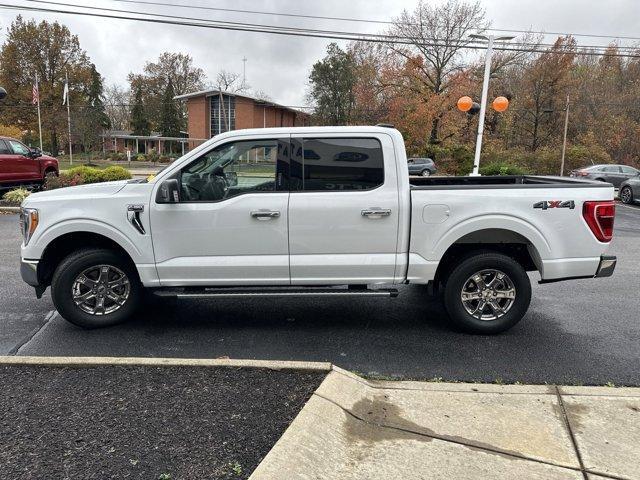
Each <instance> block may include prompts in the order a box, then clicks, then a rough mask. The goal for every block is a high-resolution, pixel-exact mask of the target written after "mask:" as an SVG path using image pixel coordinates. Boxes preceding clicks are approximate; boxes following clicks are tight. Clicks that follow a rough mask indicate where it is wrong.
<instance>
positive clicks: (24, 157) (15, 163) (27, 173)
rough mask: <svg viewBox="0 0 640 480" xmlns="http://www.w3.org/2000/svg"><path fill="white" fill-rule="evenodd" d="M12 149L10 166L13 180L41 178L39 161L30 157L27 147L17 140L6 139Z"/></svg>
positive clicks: (35, 179)
mask: <svg viewBox="0 0 640 480" xmlns="http://www.w3.org/2000/svg"><path fill="white" fill-rule="evenodd" d="M7 143H8V144H9V147H10V148H11V150H12V151H13V155H12V156H11V158H12V159H11V166H12V168H13V172H14V174H15V176H14V180H15V181H37V180H41V179H42V175H41V174H40V162H39V161H38V160H35V159H33V158H31V151H30V150H29V147H27V146H26V145H23V144H22V143H20V142H18V141H17V140H7Z"/></svg>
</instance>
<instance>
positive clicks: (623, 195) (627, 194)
mask: <svg viewBox="0 0 640 480" xmlns="http://www.w3.org/2000/svg"><path fill="white" fill-rule="evenodd" d="M620 200H621V201H622V203H626V204H629V203H633V191H632V190H631V187H622V189H621V190H620Z"/></svg>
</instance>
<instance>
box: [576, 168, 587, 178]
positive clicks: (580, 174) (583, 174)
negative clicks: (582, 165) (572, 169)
mask: <svg viewBox="0 0 640 480" xmlns="http://www.w3.org/2000/svg"><path fill="white" fill-rule="evenodd" d="M588 175H589V172H587V171H586V170H578V176H579V177H586V176H588Z"/></svg>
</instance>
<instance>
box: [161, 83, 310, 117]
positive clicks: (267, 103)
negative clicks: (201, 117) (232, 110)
mask: <svg viewBox="0 0 640 480" xmlns="http://www.w3.org/2000/svg"><path fill="white" fill-rule="evenodd" d="M220 94H222V95H227V96H230V97H240V98H246V99H249V100H252V101H254V102H255V103H256V104H258V105H264V106H267V107H275V108H282V109H284V110H290V111H292V112H295V113H298V114H302V115H309V114H308V113H307V112H304V111H302V110H298V109H297V108H291V107H287V106H286V105H281V104H279V103H275V102H272V101H271V100H265V99H262V98H258V97H253V96H251V95H246V94H244V93H235V92H228V91H226V90H220V89H217V88H214V89H208V90H199V91H197V92H191V93H184V94H182V95H176V96H175V97H173V99H174V100H188V99H189V98H194V97H213V96H214V95H220Z"/></svg>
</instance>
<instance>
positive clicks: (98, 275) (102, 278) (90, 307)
mask: <svg viewBox="0 0 640 480" xmlns="http://www.w3.org/2000/svg"><path fill="white" fill-rule="evenodd" d="M71 288H72V292H71V293H72V295H73V302H74V303H75V304H76V306H77V307H78V308H79V309H80V310H82V311H83V312H86V313H88V314H90V315H107V314H109V313H113V312H115V311H116V310H118V309H120V308H121V307H122V306H123V305H124V304H125V303H126V301H127V299H128V298H129V293H130V292H131V283H130V282H129V278H128V277H127V275H126V274H125V273H124V272H123V271H122V270H120V269H119V268H116V267H114V266H112V265H95V266H93V267H89V268H87V269H86V270H84V271H83V272H82V273H80V275H78V276H77V277H76V279H75V280H74V282H73V286H72V287H71Z"/></svg>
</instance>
